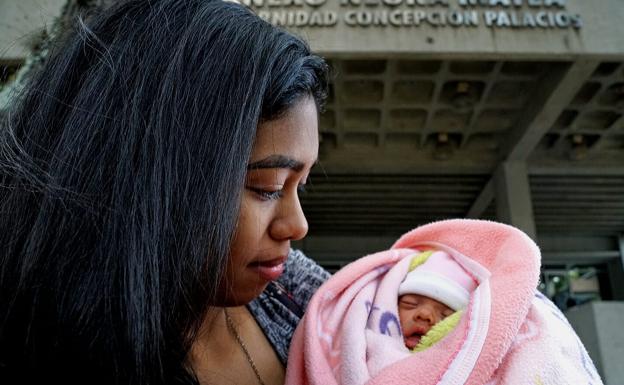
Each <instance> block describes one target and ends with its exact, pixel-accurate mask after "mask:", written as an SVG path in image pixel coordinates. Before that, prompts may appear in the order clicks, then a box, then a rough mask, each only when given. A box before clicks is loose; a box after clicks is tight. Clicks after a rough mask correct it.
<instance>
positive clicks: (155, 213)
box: [0, 0, 327, 384]
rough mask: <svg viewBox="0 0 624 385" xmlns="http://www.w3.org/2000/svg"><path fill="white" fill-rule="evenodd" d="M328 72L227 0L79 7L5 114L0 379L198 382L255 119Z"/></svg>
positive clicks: (318, 92)
mask: <svg viewBox="0 0 624 385" xmlns="http://www.w3.org/2000/svg"><path fill="white" fill-rule="evenodd" d="M326 70H327V67H326V65H325V63H324V62H323V60H322V59H320V58H319V57H318V56H315V55H313V54H311V53H310V50H309V48H308V47H307V45H306V44H305V43H304V42H303V41H302V40H300V39H299V38H297V37H295V36H293V35H291V34H290V33H287V32H285V31H283V30H280V29H278V28H275V27H273V26H271V25H269V24H268V23H266V22H264V21H262V20H261V19H259V18H258V17H257V16H256V15H254V14H253V13H252V12H251V11H250V10H248V9H246V8H245V7H243V6H241V5H239V4H234V3H230V2H223V1H220V0H161V1H157V0H152V1H146V0H136V1H122V2H120V3H118V4H116V5H114V6H113V7H112V8H109V9H107V10H106V11H104V12H102V13H99V14H96V15H93V16H91V17H89V19H88V20H87V21H82V20H77V21H76V23H75V26H74V28H73V31H72V33H70V34H67V35H66V36H65V37H63V38H62V39H61V40H59V41H58V42H56V43H55V44H54V47H53V51H52V53H51V56H50V57H49V58H48V60H47V62H46V64H45V66H44V67H43V68H42V69H41V71H40V72H39V73H37V74H36V75H35V76H33V78H32V79H31V81H30V82H29V83H28V85H27V87H26V88H25V90H24V91H23V92H22V94H20V95H19V96H18V99H17V100H16V103H15V106H14V108H13V109H12V110H11V111H10V113H9V116H8V121H6V122H4V124H2V125H1V126H2V127H3V128H2V131H1V132H0V383H2V384H10V383H31V382H35V381H42V380H45V381H48V382H49V381H53V382H56V381H59V383H63V384H69V383H84V384H173V383H194V382H195V381H196V380H195V378H194V375H193V373H192V370H191V369H189V368H188V363H187V353H188V351H189V348H190V345H191V343H192V342H193V338H194V336H195V333H196V331H197V330H198V327H199V326H200V324H201V322H202V320H203V317H204V315H205V312H206V311H207V309H208V307H209V306H210V305H211V304H218V303H219V301H220V299H219V298H217V294H216V293H217V285H218V283H219V282H220V279H221V276H222V273H223V271H224V266H225V263H226V260H227V258H228V250H229V246H230V241H231V239H232V236H233V232H234V229H235V226H236V220H237V216H238V209H239V201H240V194H241V191H242V187H243V185H244V177H245V172H246V165H247V162H248V160H249V159H248V158H249V154H250V152H251V148H252V144H253V140H254V137H255V132H256V128H257V126H258V123H259V122H260V121H263V120H271V119H274V118H276V117H279V116H280V114H282V113H283V112H284V111H285V110H287V109H288V108H289V106H291V105H292V104H293V103H295V102H296V101H298V100H299V99H301V98H303V97H306V96H312V97H314V99H315V101H316V102H317V105H321V104H322V102H323V100H324V93H325V87H326Z"/></svg>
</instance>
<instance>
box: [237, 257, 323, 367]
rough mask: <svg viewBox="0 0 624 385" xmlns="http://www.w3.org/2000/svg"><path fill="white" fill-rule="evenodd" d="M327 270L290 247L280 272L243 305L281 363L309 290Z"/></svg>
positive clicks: (312, 292) (314, 286) (320, 281)
mask: <svg viewBox="0 0 624 385" xmlns="http://www.w3.org/2000/svg"><path fill="white" fill-rule="evenodd" d="M329 276H330V274H329V273H328V272H327V271H326V270H325V269H323V268H322V267H321V266H319V265H318V264H317V263H316V262H314V261H313V260H311V259H310V258H308V257H306V256H305V255H304V254H303V253H302V252H301V251H299V250H293V249H291V250H290V253H289V255H288V260H287V261H286V266H285V268H284V273H283V274H282V276H281V277H280V278H279V279H278V280H277V283H273V282H272V283H271V284H269V286H268V287H267V289H266V290H265V291H264V292H262V294H260V296H259V297H258V298H256V299H255V300H253V301H252V302H250V303H249V304H248V305H247V308H248V309H249V311H250V312H251V314H253V316H254V318H255V319H256V322H258V325H260V328H261V329H262V331H263V332H264V335H265V336H266V337H267V339H268V340H269V342H270V343H271V345H272V346H273V349H274V350H275V352H276V353H277V355H278V356H279V358H280V360H281V361H282V364H284V365H286V361H287V359H288V348H289V346H290V340H291V339H292V336H293V333H294V332H295V328H296V327H297V324H298V323H299V321H300V320H301V315H302V313H303V311H304V310H305V308H306V307H307V306H308V302H309V301H310V298H311V297H312V294H314V292H315V291H316V289H318V287H319V286H321V284H322V283H323V282H325V281H326V280H327V279H328V278H329ZM284 292H287V293H289V294H290V295H289V296H287V295H286V294H285V293H284Z"/></svg>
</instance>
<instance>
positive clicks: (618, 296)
mask: <svg viewBox="0 0 624 385" xmlns="http://www.w3.org/2000/svg"><path fill="white" fill-rule="evenodd" d="M618 244H619V249H620V257H619V258H618V259H613V260H611V261H609V263H608V264H607V271H608V272H609V283H610V284H611V294H612V295H613V300H614V301H624V234H620V236H619V237H618Z"/></svg>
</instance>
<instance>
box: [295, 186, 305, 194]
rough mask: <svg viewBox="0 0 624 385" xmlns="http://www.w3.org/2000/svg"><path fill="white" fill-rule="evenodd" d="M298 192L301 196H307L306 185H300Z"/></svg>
mask: <svg viewBox="0 0 624 385" xmlns="http://www.w3.org/2000/svg"><path fill="white" fill-rule="evenodd" d="M297 192H298V193H299V194H305V192H306V188H305V185H304V184H300V185H299V186H297Z"/></svg>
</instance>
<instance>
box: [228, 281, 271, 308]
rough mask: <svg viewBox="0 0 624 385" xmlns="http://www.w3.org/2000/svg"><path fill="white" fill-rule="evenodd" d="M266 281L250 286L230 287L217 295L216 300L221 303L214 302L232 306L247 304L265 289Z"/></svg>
mask: <svg viewBox="0 0 624 385" xmlns="http://www.w3.org/2000/svg"><path fill="white" fill-rule="evenodd" d="M267 285H268V283H264V284H260V285H256V286H251V287H230V290H228V291H227V292H225V293H223V295H219V296H218V297H219V298H217V300H220V302H221V303H218V304H216V305H217V306H222V307H234V306H243V305H247V304H248V303H249V302H251V301H253V300H254V299H256V298H258V296H259V295H260V294H261V293H262V292H263V291H264V289H266V287H267Z"/></svg>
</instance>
